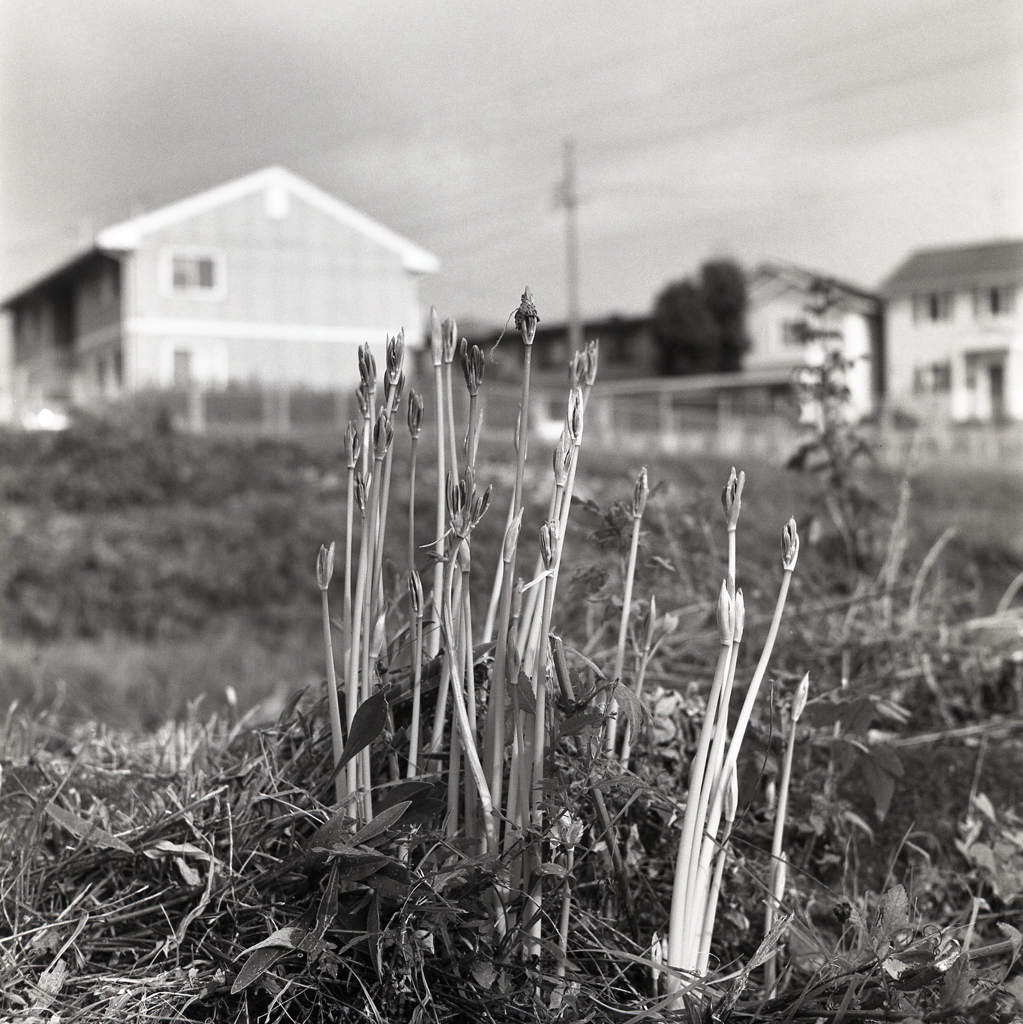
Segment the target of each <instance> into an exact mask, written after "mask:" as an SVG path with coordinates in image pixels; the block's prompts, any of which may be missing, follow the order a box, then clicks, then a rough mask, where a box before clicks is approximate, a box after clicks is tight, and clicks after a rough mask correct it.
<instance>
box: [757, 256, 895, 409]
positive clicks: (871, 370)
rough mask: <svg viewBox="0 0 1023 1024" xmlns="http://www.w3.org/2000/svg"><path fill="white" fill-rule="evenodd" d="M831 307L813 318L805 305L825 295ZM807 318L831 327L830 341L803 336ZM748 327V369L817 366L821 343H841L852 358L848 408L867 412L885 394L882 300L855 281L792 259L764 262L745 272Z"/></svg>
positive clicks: (822, 345) (811, 305) (828, 327)
mask: <svg viewBox="0 0 1023 1024" xmlns="http://www.w3.org/2000/svg"><path fill="white" fill-rule="evenodd" d="M825 294H826V295H827V296H828V297H829V299H830V308H829V309H828V311H827V312H826V313H825V314H824V316H823V321H821V320H820V318H814V317H813V315H812V314H811V313H810V312H809V308H810V307H813V306H815V305H818V304H819V303H820V301H821V299H822V297H823V296H824V295H825ZM811 321H813V322H814V323H817V325H818V326H822V327H824V328H825V329H827V330H829V331H833V332H834V334H835V338H834V341H833V342H827V341H822V340H819V339H817V340H815V339H812V338H811V339H809V340H808V338H807V330H808V328H809V327H810V326H811ZM746 324H747V330H748V331H749V335H750V341H751V347H750V350H749V352H747V353H746V356H745V359H744V360H743V365H744V367H745V368H746V370H748V371H761V372H763V371H768V370H771V369H783V368H784V369H788V370H789V371H790V372H791V371H794V370H796V369H798V368H799V367H802V366H807V365H820V363H821V361H822V360H823V358H824V345H825V344H829V343H834V344H839V345H841V350H842V354H843V355H844V357H845V358H846V359H847V360H848V361H849V362H850V363H851V366H850V369H849V370H848V372H847V374H846V383H847V384H848V387H849V391H850V406H851V412H852V414H853V415H854V416H856V417H857V418H859V417H863V416H867V415H869V414H871V413H872V412H873V411H874V410H875V409H876V408H877V406H878V404H879V402H880V400H881V398H882V396H883V394H884V342H883V338H884V336H883V330H882V328H883V323H882V312H881V299H880V297H879V296H877V295H874V294H872V293H871V292H869V291H867V289H865V288H862V287H860V286H859V285H854V284H850V283H849V282H847V281H840V280H838V279H837V278H834V277H829V276H826V275H824V274H819V273H816V272H814V271H810V270H805V269H803V268H802V267H797V266H794V265H792V264H786V263H780V262H770V263H763V264H761V265H760V266H759V267H757V269H756V270H754V272H753V273H752V274H751V275H750V281H749V307H748V311H747V320H746Z"/></svg>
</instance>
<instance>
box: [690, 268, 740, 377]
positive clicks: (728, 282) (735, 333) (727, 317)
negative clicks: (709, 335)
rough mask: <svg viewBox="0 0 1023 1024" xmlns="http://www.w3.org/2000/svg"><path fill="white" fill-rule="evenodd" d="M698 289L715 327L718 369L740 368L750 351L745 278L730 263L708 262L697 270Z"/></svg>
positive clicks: (732, 369)
mask: <svg viewBox="0 0 1023 1024" xmlns="http://www.w3.org/2000/svg"><path fill="white" fill-rule="evenodd" d="M700 290H701V292H702V293H703V301H704V302H705V303H706V304H707V309H708V311H709V312H710V315H711V316H712V317H713V318H714V321H715V323H716V324H717V326H718V332H719V333H718V369H719V370H722V371H726V372H731V371H734V370H740V369H742V357H743V356H744V355H745V354H746V352H748V351H749V347H750V339H749V335H748V334H747V333H746V275H745V274H744V273H743V272H742V268H740V267H739V266H738V264H736V263H734V262H733V261H732V260H711V261H709V262H707V263H704V265H703V267H702V268H701V269H700Z"/></svg>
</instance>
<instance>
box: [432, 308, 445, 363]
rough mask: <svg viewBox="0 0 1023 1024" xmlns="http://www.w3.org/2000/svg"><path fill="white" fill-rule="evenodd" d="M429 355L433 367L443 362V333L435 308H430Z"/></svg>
mask: <svg viewBox="0 0 1023 1024" xmlns="http://www.w3.org/2000/svg"><path fill="white" fill-rule="evenodd" d="M430 355H431V357H432V358H433V365H434V366H440V365H441V363H443V362H444V333H443V331H442V330H441V325H440V314H439V313H438V312H437V307H436V306H431V307H430Z"/></svg>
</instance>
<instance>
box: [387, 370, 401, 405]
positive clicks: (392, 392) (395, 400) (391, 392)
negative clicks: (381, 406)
mask: <svg viewBox="0 0 1023 1024" xmlns="http://www.w3.org/2000/svg"><path fill="white" fill-rule="evenodd" d="M404 390H405V373H404V371H403V370H399V371H398V375H397V377H395V378H394V379H393V380H392V379H391V378H390V377H388V378H387V380H386V382H385V384H384V396H385V398H386V399H387V403H388V405H389V406H390V408H392V409H397V408H398V405H399V403H400V402H401V396H402V393H403V392H404Z"/></svg>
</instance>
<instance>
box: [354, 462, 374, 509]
mask: <svg viewBox="0 0 1023 1024" xmlns="http://www.w3.org/2000/svg"><path fill="white" fill-rule="evenodd" d="M372 479H373V477H372V475H371V474H369V473H366V474H363V473H360V472H359V470H356V471H355V479H354V481H353V482H354V485H355V486H354V494H355V503H356V504H357V505H358V506H359V514H360V515H361V516H362V517H363V519H365V518H366V489H367V488H368V487H369V482H370V480H372Z"/></svg>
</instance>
